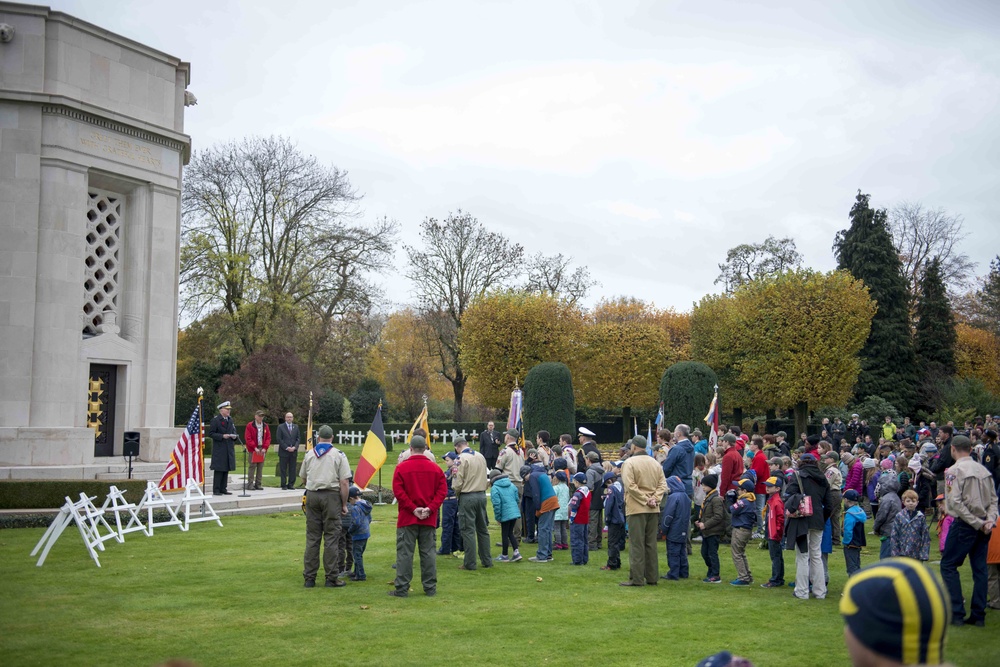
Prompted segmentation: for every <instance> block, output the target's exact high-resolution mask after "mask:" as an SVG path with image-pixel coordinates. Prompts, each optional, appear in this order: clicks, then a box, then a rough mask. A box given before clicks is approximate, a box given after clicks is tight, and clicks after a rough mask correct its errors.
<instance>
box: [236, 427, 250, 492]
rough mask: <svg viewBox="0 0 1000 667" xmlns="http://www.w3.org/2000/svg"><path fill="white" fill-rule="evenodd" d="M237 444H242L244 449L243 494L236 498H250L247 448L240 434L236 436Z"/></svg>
mask: <svg viewBox="0 0 1000 667" xmlns="http://www.w3.org/2000/svg"><path fill="white" fill-rule="evenodd" d="M236 442H238V443H240V446H242V447H243V493H241V494H240V495H238V496H236V497H237V498H249V497H250V494H249V493H247V446H246V445H244V444H243V440H242V439H241V438H240V434H239V433H237V434H236Z"/></svg>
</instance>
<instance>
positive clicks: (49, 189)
mask: <svg viewBox="0 0 1000 667" xmlns="http://www.w3.org/2000/svg"><path fill="white" fill-rule="evenodd" d="M40 193H41V197H40V200H41V203H40V207H39V215H38V264H37V274H36V281H35V340H34V345H33V354H32V356H33V360H34V368H33V375H34V379H33V382H32V385H31V414H30V418H29V426H33V427H72V426H86V419H85V415H84V414H83V412H82V406H83V401H82V400H81V396H83V395H84V394H85V393H86V386H85V384H83V383H81V381H80V380H81V378H79V377H77V375H79V368H80V362H79V359H78V355H79V346H80V341H81V339H82V330H83V328H82V318H81V313H82V308H83V274H84V263H83V260H84V257H83V254H84V251H85V248H86V239H85V237H86V223H87V218H86V210H87V172H86V169H85V168H84V167H81V166H79V165H74V164H71V163H68V162H63V161H61V160H50V159H46V158H43V159H42V161H41V187H40ZM92 455H93V451H91V456H92Z"/></svg>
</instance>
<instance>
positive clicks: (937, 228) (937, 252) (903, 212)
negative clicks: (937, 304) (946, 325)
mask: <svg viewBox="0 0 1000 667" xmlns="http://www.w3.org/2000/svg"><path fill="white" fill-rule="evenodd" d="M888 223H889V233H890V234H892V243H893V245H894V246H895V247H896V251H897V252H898V253H899V259H900V261H901V262H902V264H903V276H904V277H905V278H906V289H907V292H908V293H909V295H910V303H909V306H910V308H909V310H910V312H911V313H913V312H914V310H915V308H916V302H917V292H918V290H919V286H920V281H921V280H923V276H924V270H925V269H926V268H927V266H928V265H929V264H930V262H931V261H932V260H933V259H934V258H935V257H940V258H941V277H942V279H943V280H944V284H945V286H946V287H947V288H948V292H949V295H950V296H951V298H952V299H954V298H955V297H956V295H958V294H960V293H962V292H964V291H967V290H968V289H969V287H970V285H971V284H972V280H973V279H974V278H975V274H974V271H975V268H976V264H975V262H973V261H972V260H971V259H969V256H968V255H966V254H965V253H964V252H962V251H961V249H960V247H959V246H960V245H961V242H962V241H963V240H965V238H966V237H968V234H966V233H965V232H964V231H963V230H962V227H963V225H964V224H965V221H964V219H963V218H962V216H960V215H950V214H949V213H948V212H947V211H945V210H944V209H943V208H937V209H927V208H924V206H923V204H920V203H919V202H903V203H901V204H899V205H897V206H895V207H894V208H893V209H892V210H891V211H889V218H888Z"/></svg>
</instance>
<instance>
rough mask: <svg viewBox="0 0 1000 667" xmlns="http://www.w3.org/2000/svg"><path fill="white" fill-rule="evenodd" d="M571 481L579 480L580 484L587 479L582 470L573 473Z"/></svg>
mask: <svg viewBox="0 0 1000 667" xmlns="http://www.w3.org/2000/svg"><path fill="white" fill-rule="evenodd" d="M573 481H574V482H580V483H581V484H582V483H585V482H586V481H587V476H586V475H585V474H583V473H582V472H578V473H576V474H575V475H573Z"/></svg>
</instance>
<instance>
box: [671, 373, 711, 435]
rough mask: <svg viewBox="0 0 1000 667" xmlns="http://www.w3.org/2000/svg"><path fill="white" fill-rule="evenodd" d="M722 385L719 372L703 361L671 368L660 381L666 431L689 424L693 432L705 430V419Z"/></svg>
mask: <svg viewBox="0 0 1000 667" xmlns="http://www.w3.org/2000/svg"><path fill="white" fill-rule="evenodd" d="M718 382H719V377H718V376H717V375H716V374H715V371H713V370H712V369H711V368H709V367H708V366H706V365H705V364H703V363H701V362H700V361H681V362H678V363H676V364H672V365H671V366H669V367H668V368H667V370H665V371H664V372H663V377H662V378H661V379H660V400H661V401H663V412H664V425H665V427H667V428H673V427H674V426H676V425H677V424H687V425H688V426H690V427H691V429H692V430H694V429H696V428H701V429H702V430H704V426H705V415H706V414H708V408H709V406H710V405H711V404H712V396H713V394H714V393H715V385H716V384H718Z"/></svg>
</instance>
